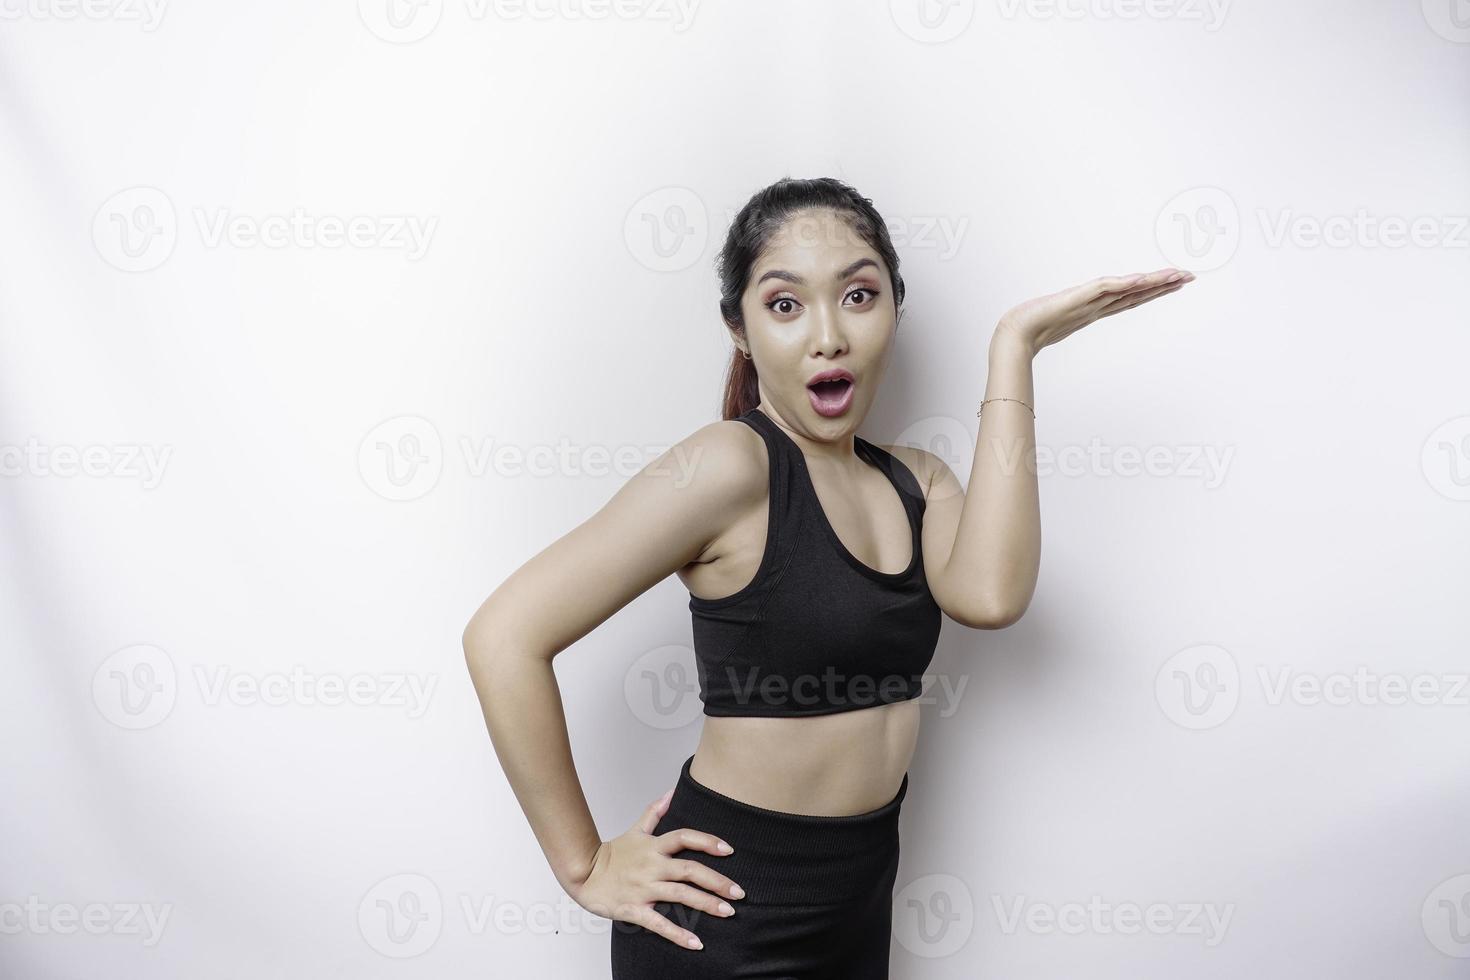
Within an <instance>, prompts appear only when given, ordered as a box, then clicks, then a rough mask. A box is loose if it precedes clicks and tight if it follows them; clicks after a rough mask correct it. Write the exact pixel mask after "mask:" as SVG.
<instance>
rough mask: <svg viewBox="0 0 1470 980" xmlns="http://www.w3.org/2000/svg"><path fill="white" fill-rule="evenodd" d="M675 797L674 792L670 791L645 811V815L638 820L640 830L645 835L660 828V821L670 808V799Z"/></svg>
mask: <svg viewBox="0 0 1470 980" xmlns="http://www.w3.org/2000/svg"><path fill="white" fill-rule="evenodd" d="M673 795H674V791H673V790H669V791H668V792H667V793H665V794H664V795H663V796H660V797H659V798H658V799H656V800H654V801H653V802H652V803H650V804H648V807H647V809H645V810H644V811H643V815H642V816H641V817H639V818H638V829H639V830H641V831H643V832H644V833H645V834H651V833H653V828H655V827H657V826H658V822H659V819H660V818H662V817H663V815H664V811H666V810H667V809H668V808H669V798H670V797H672V796H673Z"/></svg>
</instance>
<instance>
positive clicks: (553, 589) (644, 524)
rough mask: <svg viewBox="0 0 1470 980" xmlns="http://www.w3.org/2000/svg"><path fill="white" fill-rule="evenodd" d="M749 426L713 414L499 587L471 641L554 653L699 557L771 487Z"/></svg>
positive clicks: (476, 620)
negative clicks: (754, 455)
mask: <svg viewBox="0 0 1470 980" xmlns="http://www.w3.org/2000/svg"><path fill="white" fill-rule="evenodd" d="M747 428H748V427H747V426H746V425H745V424H744V423H742V422H736V421H733V420H731V421H721V422H711V423H709V424H708V425H705V426H703V427H701V428H700V429H698V430H696V431H695V432H694V433H692V434H691V435H690V436H688V437H687V438H686V439H684V440H683V441H681V442H679V443H676V444H675V445H673V446H671V447H669V449H668V450H667V451H666V452H664V453H663V454H662V455H660V456H659V457H658V458H657V459H655V460H654V461H653V462H651V463H649V464H648V465H647V466H645V467H644V468H643V469H642V470H640V471H639V472H638V473H636V474H635V475H634V476H633V477H631V478H630V479H629V480H628V482H627V483H625V484H624V485H623V486H622V487H620V488H619V489H618V491H617V492H616V493H615V494H614V495H613V497H612V498H611V499H610V500H609V501H608V502H607V503H606V504H604V505H603V507H602V508H601V509H600V510H598V511H597V512H596V513H595V514H593V515H592V516H591V517H590V518H588V519H587V520H586V521H584V522H583V523H582V524H580V525H578V526H577V527H575V528H573V529H572V530H571V531H569V532H568V533H566V534H565V535H563V536H562V537H560V538H558V539H557V540H556V541H554V542H552V543H551V544H550V545H548V546H547V547H546V548H545V549H544V550H542V551H541V552H540V553H538V554H536V555H535V556H533V557H532V558H531V559H530V560H528V561H527V562H526V563H525V564H523V565H521V567H520V568H518V569H516V570H515V572H514V573H513V574H511V576H510V577H509V578H507V579H506V580H505V581H504V582H502V583H501V585H500V586H499V587H498V588H497V589H496V590H495V591H494V592H492V593H491V594H490V597H489V598H487V599H486V600H485V602H484V603H483V604H482V605H481V606H480V608H479V609H478V610H477V611H476V612H475V614H474V616H473V617H472V618H471V619H470V622H469V624H468V625H467V626H466V627H465V631H464V644H465V651H466V653H467V654H468V653H469V652H470V650H471V648H481V649H489V648H492V647H493V648H514V649H518V650H526V651H532V652H535V653H537V654H539V655H541V656H544V657H546V658H548V659H550V658H551V657H554V656H556V654H558V653H560V652H561V651H562V650H564V649H566V648H567V647H569V646H571V645H572V644H573V643H575V642H576V641H577V640H579V639H581V638H582V637H583V636H585V635H586V634H587V633H589V632H591V631H592V630H593V629H594V628H595V627H596V626H598V625H599V624H601V623H602V622H603V621H604V620H606V619H607V618H608V617H610V616H611V615H612V614H613V613H615V612H617V611H618V610H619V609H621V608H622V607H623V606H625V605H627V604H628V603H629V602H631V601H632V600H633V599H635V598H636V597H638V596H639V595H641V594H642V593H643V592H645V591H646V590H647V589H649V588H650V587H652V586H653V585H655V584H656V583H658V582H660V581H662V580H663V579H664V578H666V577H667V576H668V575H670V574H672V573H673V572H675V571H677V570H678V569H680V568H682V567H683V566H684V565H686V564H688V563H689V562H691V561H693V560H694V559H696V558H697V557H699V555H700V553H701V552H702V551H704V549H705V548H706V546H707V545H708V544H709V543H710V542H711V541H713V540H714V539H715V538H716V537H717V536H718V535H719V534H720V533H721V532H722V531H723V530H724V529H725V527H726V525H727V524H728V523H729V521H730V519H731V514H733V513H740V512H741V511H742V510H744V509H748V507H749V506H750V504H751V501H752V500H754V499H756V498H759V497H761V496H762V495H764V493H765V489H766V485H765V480H764V478H763V477H762V475H761V473H760V467H759V466H754V465H752V464H751V458H752V453H751V443H750V441H749V436H750V434H749V433H742V432H741V431H738V430H741V429H747Z"/></svg>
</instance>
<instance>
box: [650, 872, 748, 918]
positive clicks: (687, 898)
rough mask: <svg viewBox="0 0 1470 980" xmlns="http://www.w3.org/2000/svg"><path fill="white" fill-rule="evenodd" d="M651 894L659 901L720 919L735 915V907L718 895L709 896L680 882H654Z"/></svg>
mask: <svg viewBox="0 0 1470 980" xmlns="http://www.w3.org/2000/svg"><path fill="white" fill-rule="evenodd" d="M653 892H654V894H655V895H656V896H657V897H658V899H659V900H660V901H664V902H678V903H679V904H681V905H687V906H689V907H690V908H691V909H698V910H699V911H701V912H708V913H709V914H710V915H717V916H719V917H720V918H722V919H723V918H728V917H729V916H732V915H734V914H735V907H734V906H733V905H731V904H730V903H729V902H727V901H725V900H724V899H723V898H720V896H718V895H711V894H710V893H709V892H707V891H703V890H701V889H699V888H695V887H694V886H692V885H686V884H684V883H683V882H680V881H659V882H655V883H654V886H653Z"/></svg>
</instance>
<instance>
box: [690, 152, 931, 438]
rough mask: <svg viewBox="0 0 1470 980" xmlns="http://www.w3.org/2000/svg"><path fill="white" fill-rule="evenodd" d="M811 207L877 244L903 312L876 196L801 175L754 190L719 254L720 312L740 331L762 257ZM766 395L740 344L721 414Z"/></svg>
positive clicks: (734, 411)
mask: <svg viewBox="0 0 1470 980" xmlns="http://www.w3.org/2000/svg"><path fill="white" fill-rule="evenodd" d="M809 208H830V209H831V210H833V211H836V212H837V213H838V214H840V215H842V217H843V218H844V219H846V221H847V223H848V224H849V225H850V226H851V227H852V229H853V230H854V231H855V232H857V234H858V235H859V236H860V237H861V238H862V239H863V241H865V242H867V243H868V244H869V245H871V246H872V248H873V251H875V252H877V253H878V255H879V256H880V257H881V258H882V259H883V261H884V262H885V263H886V264H887V265H888V276H889V278H890V279H892V280H893V307H894V311H895V313H896V314H902V312H903V291H904V290H903V277H902V276H900V275H899V274H898V252H897V251H895V250H894V248H893V241H892V240H891V239H890V238H889V237H888V225H887V224H886V223H885V222H884V221H883V217H882V216H881V215H880V214H878V211H877V209H875V208H874V207H873V202H872V200H871V199H870V198H866V197H863V196H862V195H861V194H859V193H858V192H857V190H856V189H854V188H852V187H850V186H848V185H847V184H845V183H843V182H842V181H840V180H837V179H836V178H834V177H815V178H812V179H809V180H808V179H803V180H798V179H796V178H792V177H783V178H781V179H780V180H778V181H776V182H775V183H774V184H771V185H770V186H768V187H765V188H762V189H761V190H759V191H756V192H755V194H753V195H751V198H750V200H749V201H746V202H745V206H744V207H743V208H741V209H740V213H738V214H737V215H735V220H734V221H733V222H731V224H730V231H729V233H728V234H726V236H725V245H724V247H723V248H721V249H720V254H719V255H718V256H717V257H716V259H715V264H716V268H717V270H718V273H719V277H720V316H721V318H723V319H724V321H725V324H726V326H728V327H729V328H730V329H731V330H733V331H735V332H736V333H737V334H743V333H744V332H745V314H744V312H743V311H742V310H741V308H740V298H741V297H742V296H743V295H744V294H745V287H746V286H748V285H749V284H750V274H751V271H752V270H753V269H754V268H755V263H756V260H757V259H759V258H760V255H761V253H762V252H763V251H764V250H765V248H766V245H767V244H768V243H769V241H770V238H771V235H772V234H774V233H775V232H776V231H777V230H778V229H779V228H780V227H781V226H782V225H783V224H785V222H786V221H787V219H789V218H790V217H791V216H792V215H794V214H796V213H798V212H800V211H805V210H807V209H809ZM759 401H760V391H759V389H757V387H756V374H755V364H754V363H753V362H752V361H750V360H748V359H747V358H746V357H745V355H744V354H742V353H740V348H738V347H737V348H736V349H735V350H734V351H733V352H732V354H731V358H730V367H729V369H728V371H727V372H726V374H725V395H724V402H723V404H722V405H721V415H722V417H723V418H726V419H733V418H735V416H737V415H741V414H744V413H745V412H747V411H749V410H750V409H752V408H754V407H755V406H756V404H757V403H758V402H759Z"/></svg>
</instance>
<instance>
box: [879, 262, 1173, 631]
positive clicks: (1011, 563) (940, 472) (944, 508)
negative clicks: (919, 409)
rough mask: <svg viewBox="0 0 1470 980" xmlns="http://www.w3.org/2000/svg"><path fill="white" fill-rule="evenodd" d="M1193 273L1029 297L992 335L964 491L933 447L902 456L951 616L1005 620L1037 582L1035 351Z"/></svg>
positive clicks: (927, 564)
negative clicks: (918, 496)
mask: <svg viewBox="0 0 1470 980" xmlns="http://www.w3.org/2000/svg"><path fill="white" fill-rule="evenodd" d="M1175 273H1178V275H1177V276H1175ZM1171 276H1173V277H1174V278H1172V279H1171ZM1193 279H1194V276H1193V275H1192V274H1191V273H1188V272H1183V271H1182V270H1178V269H1173V268H1166V269H1160V270H1159V271H1157V272H1151V273H1140V274H1137V275H1132V276H1101V277H1099V278H1097V279H1093V280H1090V281H1088V282H1085V283H1082V284H1080V285H1077V286H1073V287H1071V288H1069V289H1064V290H1061V291H1059V292H1055V293H1050V294H1048V295H1045V296H1039V297H1037V298H1035V299H1031V300H1027V301H1026V302H1025V303H1022V304H1020V305H1019V306H1017V307H1015V308H1014V309H1011V310H1009V311H1007V312H1006V314H1005V316H1003V317H1001V321H1000V323H999V325H998V326H997V327H996V329H995V333H994V334H993V335H992V337H991V342H990V363H989V374H988V376H987V378H986V384H985V395H984V400H985V401H986V404H985V407H984V410H983V414H982V415H981V417H980V433H979V436H978V437H977V441H976V444H975V459H974V462H973V464H972V465H971V467H970V481H969V486H968V489H967V488H965V487H961V486H960V482H959V480H958V479H957V478H956V477H955V475H954V473H953V472H952V471H951V470H950V468H949V467H948V466H947V465H946V464H945V463H944V461H943V460H941V459H940V458H939V457H937V456H935V455H933V454H932V453H928V452H925V451H923V450H913V449H910V450H908V451H907V452H908V455H907V456H906V457H905V458H906V459H908V460H912V461H913V465H914V468H915V470H916V472H917V474H918V477H919V480H920V482H921V484H923V485H924V486H925V496H926V500H927V503H926V505H925V511H924V575H925V577H926V578H927V579H928V581H929V589H930V591H931V592H932V593H933V594H934V601H935V602H937V603H939V606H940V608H941V609H943V610H944V612H945V614H946V615H948V616H949V617H950V618H951V619H954V620H955V621H956V622H959V623H963V624H964V625H966V626H970V627H974V628H976V629H999V628H1001V627H1005V626H1009V625H1010V624H1012V623H1014V622H1015V621H1016V620H1018V619H1020V618H1021V616H1022V615H1023V614H1024V613H1025V611H1026V607H1027V606H1028V605H1030V603H1031V597H1032V595H1033V594H1034V592H1035V590H1036V580H1037V573H1038V571H1039V568H1040V563H1041V508H1040V503H1039V501H1038V495H1037V486H1036V424H1035V416H1034V415H1033V412H1034V410H1035V407H1036V397H1035V389H1034V388H1033V386H1032V375H1031V364H1032V361H1033V360H1034V359H1035V357H1036V355H1037V353H1038V352H1040V351H1041V349H1042V348H1044V347H1047V346H1049V345H1051V344H1054V343H1056V342H1058V341H1060V340H1062V339H1064V338H1066V337H1068V336H1070V335H1071V334H1073V333H1075V332H1076V331H1078V330H1080V329H1081V328H1082V327H1085V326H1086V325H1088V324H1089V323H1092V322H1094V321H1096V320H1100V319H1102V318H1103V317H1106V316H1112V315H1113V314H1114V313H1121V312H1122V311H1124V310H1128V309H1132V308H1133V307H1135V306H1138V305H1139V304H1141V303H1146V302H1148V301H1149V300H1152V299H1154V298H1156V297H1158V296H1163V295H1165V294H1167V293H1172V292H1175V291H1176V290H1178V289H1181V288H1183V287H1184V285H1185V284H1186V283H1188V282H1190V281H1191V280H1193ZM990 399H996V400H995V401H991V400H990ZM895 452H900V453H902V452H903V450H902V449H901V448H900V449H896V450H895Z"/></svg>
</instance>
